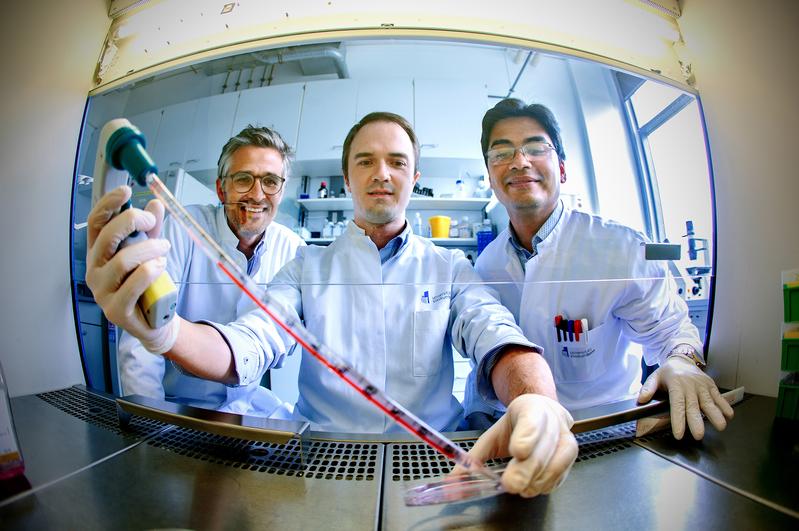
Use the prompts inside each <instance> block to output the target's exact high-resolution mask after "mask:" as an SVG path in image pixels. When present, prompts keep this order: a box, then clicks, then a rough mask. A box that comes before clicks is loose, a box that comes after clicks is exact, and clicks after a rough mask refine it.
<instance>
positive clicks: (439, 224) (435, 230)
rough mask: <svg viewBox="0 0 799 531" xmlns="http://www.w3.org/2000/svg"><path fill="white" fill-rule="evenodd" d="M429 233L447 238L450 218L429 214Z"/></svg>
mask: <svg viewBox="0 0 799 531" xmlns="http://www.w3.org/2000/svg"><path fill="white" fill-rule="evenodd" d="M429 221H430V234H431V235H432V236H433V238H449V224H450V221H451V220H450V219H449V217H447V216H430V219H429Z"/></svg>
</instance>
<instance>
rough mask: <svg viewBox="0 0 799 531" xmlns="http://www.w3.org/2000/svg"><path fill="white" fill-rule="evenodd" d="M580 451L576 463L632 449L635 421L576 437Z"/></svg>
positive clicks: (579, 434) (580, 434)
mask: <svg viewBox="0 0 799 531" xmlns="http://www.w3.org/2000/svg"><path fill="white" fill-rule="evenodd" d="M575 438H576V439H577V444H578V445H579V446H580V451H579V453H578V454H577V460H576V462H577V463H579V462H580V461H587V460H589V459H594V458H596V457H600V456H603V455H608V454H612V453H615V452H619V451H621V450H625V449H627V448H630V447H631V446H632V445H633V444H632V441H633V439H635V421H631V422H626V423H624V424H619V425H618V426H612V427H610V428H604V429H601V430H594V431H587V432H585V433H578V434H577V435H575Z"/></svg>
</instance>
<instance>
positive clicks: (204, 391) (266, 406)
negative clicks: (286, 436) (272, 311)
mask: <svg viewBox="0 0 799 531" xmlns="http://www.w3.org/2000/svg"><path fill="white" fill-rule="evenodd" d="M290 156H291V152H290V148H289V146H288V145H287V144H286V142H285V141H284V140H283V139H282V138H281V136H280V135H279V134H278V133H277V132H276V131H273V130H271V129H268V128H265V127H253V126H248V127H246V128H245V129H243V130H242V131H241V132H240V133H239V134H238V135H236V136H234V137H233V138H231V139H230V140H229V141H228V142H227V143H226V144H225V146H224V148H223V149H222V154H221V155H220V157H219V162H218V165H217V175H218V178H217V181H216V192H217V195H218V197H219V200H220V201H221V203H222V205H220V206H212V205H202V206H201V205H191V206H188V207H187V210H188V211H189V213H190V214H191V215H192V216H193V217H194V219H195V220H197V221H198V222H199V223H200V225H201V226H202V227H203V229H204V230H206V231H207V232H208V233H209V234H210V235H211V237H213V238H214V240H215V241H216V242H217V243H219V244H220V245H221V246H222V248H223V249H224V250H225V252H226V253H227V254H228V256H230V257H232V258H233V259H234V260H235V261H236V262H237V264H238V265H239V267H241V269H242V270H246V271H247V274H248V275H249V276H251V277H252V278H253V279H255V281H256V282H258V283H259V284H264V283H267V282H269V281H270V280H271V279H272V277H273V276H274V275H275V273H277V271H278V270H279V269H280V268H281V267H282V266H283V265H284V264H285V263H287V262H288V261H290V260H291V259H293V258H294V256H295V255H296V252H297V248H298V247H300V246H303V245H305V243H304V242H303V241H302V239H301V238H300V237H299V236H297V235H296V234H294V233H293V232H292V231H291V230H289V229H288V228H286V227H284V226H283V225H280V224H278V223H275V222H274V221H273V220H274V218H275V214H276V213H277V209H278V206H279V205H280V202H281V200H282V199H283V191H284V189H285V181H286V179H287V178H288V176H289V169H290ZM113 193H116V194H120V193H123V192H121V191H115V192H113ZM124 193H127V192H124ZM164 238H165V239H166V240H168V241H169V243H170V244H171V247H170V250H169V253H168V254H167V266H166V269H167V271H168V272H169V275H170V276H171V277H172V279H173V280H174V281H175V282H176V283H177V284H178V286H179V295H178V305H177V313H178V314H179V315H180V316H181V317H183V318H184V319H187V320H190V321H199V320H210V321H216V322H223V323H226V322H230V321H235V320H236V319H237V318H238V317H239V315H240V312H241V310H242V306H243V297H244V296H243V294H242V293H241V291H240V290H239V289H238V288H237V287H236V286H235V285H233V284H232V283H231V282H230V280H229V279H228V278H227V277H225V276H224V275H223V274H222V273H221V271H220V270H219V268H218V267H216V266H215V265H214V264H212V263H211V262H210V261H209V260H208V258H207V256H206V255H205V254H204V253H203V251H202V250H201V249H200V248H198V247H197V246H196V244H195V242H194V241H193V240H191V239H190V238H189V237H188V236H187V235H186V232H185V231H184V230H183V229H182V228H180V227H179V225H178V223H176V222H174V221H172V220H171V219H170V218H167V220H166V221H165V224H164ZM118 360H119V369H120V383H121V385H122V393H123V394H125V395H128V394H139V395H144V396H149V397H153V398H161V399H163V398H168V399H169V400H171V401H177V402H181V403H185V404H189V405H193V406H198V407H205V408H210V409H220V410H223V411H231V412H235V413H242V414H252V415H269V414H271V413H273V412H274V411H275V409H276V408H278V407H281V406H282V401H281V400H279V399H278V398H277V397H276V396H275V395H274V394H273V393H272V392H271V391H269V390H268V389H266V388H264V387H261V386H260V381H259V380H254V381H252V382H249V383H248V384H247V385H243V386H237V387H230V386H227V385H224V384H222V383H219V382H213V381H210V380H207V379H203V378H197V377H195V376H193V375H192V374H191V373H190V372H186V371H184V370H182V369H181V368H180V367H179V366H177V365H175V364H173V363H167V362H166V361H165V360H164V358H163V357H161V356H154V355H153V354H151V353H150V352H148V351H147V350H146V349H145V348H144V346H143V345H142V343H141V342H140V341H139V340H138V339H136V338H135V337H133V336H132V335H130V334H129V333H127V332H125V331H124V330H122V329H120V341H119V351H118Z"/></svg>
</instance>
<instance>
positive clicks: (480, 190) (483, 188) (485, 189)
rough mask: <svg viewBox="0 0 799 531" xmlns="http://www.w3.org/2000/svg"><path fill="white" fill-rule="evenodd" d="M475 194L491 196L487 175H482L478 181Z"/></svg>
mask: <svg viewBox="0 0 799 531" xmlns="http://www.w3.org/2000/svg"><path fill="white" fill-rule="evenodd" d="M474 196H475V197H491V188H490V187H489V186H488V183H487V182H486V178H485V175H481V176H480V180H479V181H477V186H476V187H475V189H474Z"/></svg>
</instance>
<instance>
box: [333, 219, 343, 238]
mask: <svg viewBox="0 0 799 531" xmlns="http://www.w3.org/2000/svg"><path fill="white" fill-rule="evenodd" d="M343 232H344V222H343V221H337V222H336V224H335V225H333V237H334V238H338V237H339V236H341V234H342V233H343Z"/></svg>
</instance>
